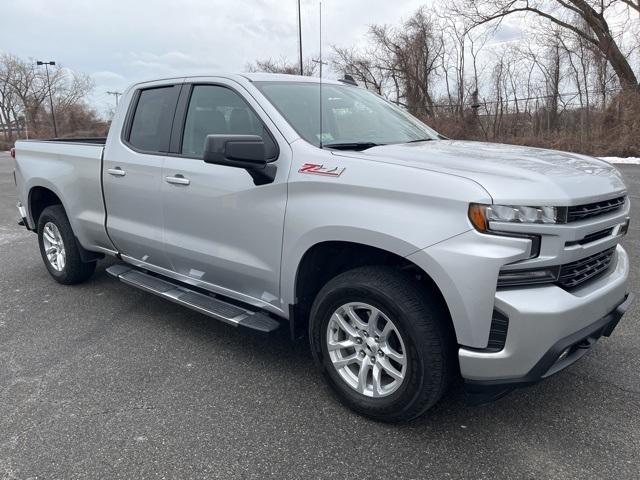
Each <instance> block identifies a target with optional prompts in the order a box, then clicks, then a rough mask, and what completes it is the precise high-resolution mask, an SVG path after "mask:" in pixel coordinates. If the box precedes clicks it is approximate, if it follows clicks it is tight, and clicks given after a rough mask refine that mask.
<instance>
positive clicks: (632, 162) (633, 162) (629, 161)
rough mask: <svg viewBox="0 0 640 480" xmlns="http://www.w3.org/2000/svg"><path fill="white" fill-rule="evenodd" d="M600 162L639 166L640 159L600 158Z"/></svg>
mask: <svg viewBox="0 0 640 480" xmlns="http://www.w3.org/2000/svg"><path fill="white" fill-rule="evenodd" d="M600 160H604V161H605V162H609V163H627V164H630V165H640V158H638V157H629V158H621V157H600Z"/></svg>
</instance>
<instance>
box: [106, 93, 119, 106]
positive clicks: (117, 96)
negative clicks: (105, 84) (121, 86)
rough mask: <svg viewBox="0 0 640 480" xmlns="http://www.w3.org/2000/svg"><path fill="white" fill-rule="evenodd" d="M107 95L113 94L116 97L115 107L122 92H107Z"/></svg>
mask: <svg viewBox="0 0 640 480" xmlns="http://www.w3.org/2000/svg"><path fill="white" fill-rule="evenodd" d="M107 95H113V96H114V97H116V107H117V106H118V98H120V95H122V92H107Z"/></svg>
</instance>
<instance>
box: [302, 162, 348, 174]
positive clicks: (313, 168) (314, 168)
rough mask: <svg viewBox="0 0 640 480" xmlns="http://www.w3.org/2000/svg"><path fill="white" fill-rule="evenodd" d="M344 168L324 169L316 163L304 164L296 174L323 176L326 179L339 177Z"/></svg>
mask: <svg viewBox="0 0 640 480" xmlns="http://www.w3.org/2000/svg"><path fill="white" fill-rule="evenodd" d="M344 170H345V168H344V167H333V168H329V167H325V166H324V165H319V164H317V163H305V164H304V165H303V166H302V167H301V168H300V170H298V172H300V173H309V174H311V175H324V176H326V177H339V176H340V175H342V172H344Z"/></svg>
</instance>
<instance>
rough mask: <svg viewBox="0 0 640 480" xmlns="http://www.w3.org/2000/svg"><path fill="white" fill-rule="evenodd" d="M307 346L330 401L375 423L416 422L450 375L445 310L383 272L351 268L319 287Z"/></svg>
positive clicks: (406, 279) (404, 277)
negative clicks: (326, 385)
mask: <svg viewBox="0 0 640 480" xmlns="http://www.w3.org/2000/svg"><path fill="white" fill-rule="evenodd" d="M310 340H311V343H312V349H313V353H314V357H315V359H316V361H317V362H318V363H319V365H320V367H321V369H322V371H323V372H324V374H325V377H326V378H327V380H328V382H329V384H330V386H331V387H332V389H333V390H334V392H335V393H336V395H337V397H338V399H339V400H340V401H341V402H342V403H344V404H346V405H347V406H348V407H350V408H351V409H353V410H355V411H356V412H358V413H360V414H362V415H365V416H367V417H370V418H373V419H375V420H380V421H387V422H401V421H408V420H411V419H413V418H415V417H417V416H419V415H420V414H422V413H423V412H425V411H426V410H427V409H428V408H430V407H431V406H432V405H434V404H435V403H436V402H437V401H438V400H439V399H440V397H441V396H442V394H443V393H444V392H445V391H446V389H447V387H448V386H449V383H450V380H451V378H452V376H453V372H454V363H455V362H454V360H453V359H454V354H453V346H454V345H455V340H454V339H453V336H452V333H451V328H450V327H449V320H448V315H447V313H446V310H445V309H444V308H443V307H442V305H441V303H440V302H439V301H438V299H437V298H432V297H430V296H429V294H428V292H427V291H425V289H423V288H421V285H420V284H419V283H418V282H417V281H416V280H415V279H414V278H412V277H411V276H410V275H408V274H406V273H404V272H400V271H398V270H395V269H392V268H389V267H362V268H357V269H354V270H351V271H348V272H346V273H343V274H341V275H338V276H337V277H335V278H334V279H332V280H331V281H330V282H329V283H327V285H325V287H324V288H322V290H321V291H320V292H319V294H318V296H317V297H316V300H315V302H314V304H313V307H312V310H311V321H310Z"/></svg>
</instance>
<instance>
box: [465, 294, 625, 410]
mask: <svg viewBox="0 0 640 480" xmlns="http://www.w3.org/2000/svg"><path fill="white" fill-rule="evenodd" d="M633 300H634V295H633V294H632V293H630V294H628V295H627V296H626V297H625V299H624V300H623V301H622V303H620V304H619V305H618V306H617V307H616V308H615V309H613V311H611V312H609V313H608V314H607V315H605V316H604V317H602V318H601V319H600V320H598V321H597V322H594V323H593V324H591V325H589V326H587V327H585V328H583V329H581V330H578V331H577V332H574V333H572V334H571V335H568V336H566V337H564V338H561V339H560V340H558V341H557V342H556V343H554V344H553V345H552V347H551V348H550V349H549V350H547V352H546V353H545V354H544V355H543V356H542V358H541V359H540V360H539V361H538V362H537V363H536V364H535V365H534V366H533V368H532V369H531V370H529V372H527V374H525V375H523V376H521V377H516V378H509V379H499V380H468V379H467V380H465V393H466V398H467V403H469V404H471V405H481V404H483V403H487V402H491V401H493V400H497V399H498V398H500V397H503V396H504V395H506V394H508V393H509V392H511V391H512V390H514V389H515V388H519V387H525V386H528V385H532V384H534V383H537V382H539V381H540V380H543V379H545V378H547V377H549V376H551V375H553V374H554V373H557V372H559V371H560V370H563V369H564V368H566V367H568V366H569V365H571V364H573V363H575V362H576V361H578V360H579V359H580V358H581V357H582V356H583V355H584V354H585V353H587V352H588V351H589V349H590V348H591V347H592V346H593V345H594V344H595V342H596V341H598V339H599V338H600V337H602V336H605V337H608V336H610V335H611V333H612V332H613V330H614V329H615V328H616V326H618V322H619V321H620V319H621V318H622V316H623V315H624V314H625V312H626V311H627V310H628V309H629V307H630V306H631V304H632V303H633Z"/></svg>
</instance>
